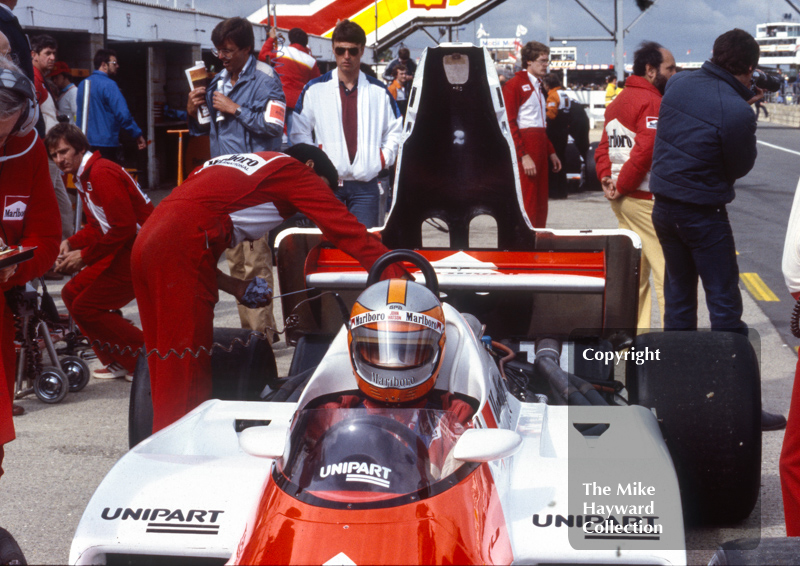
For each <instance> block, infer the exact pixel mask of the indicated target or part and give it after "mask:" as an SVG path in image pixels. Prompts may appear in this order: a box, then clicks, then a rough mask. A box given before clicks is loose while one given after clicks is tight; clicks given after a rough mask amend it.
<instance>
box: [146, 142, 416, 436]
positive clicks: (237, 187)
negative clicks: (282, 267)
mask: <svg viewBox="0 0 800 566" xmlns="http://www.w3.org/2000/svg"><path fill="white" fill-rule="evenodd" d="M287 154H290V155H287ZM287 154H283V153H277V152H271V151H263V152H258V153H240V154H234V155H222V156H219V157H216V158H213V159H211V160H209V161H207V162H206V163H205V164H204V165H203V166H201V167H199V168H197V169H196V170H195V171H194V172H193V173H192V174H191V175H189V177H188V178H187V179H186V181H185V182H184V183H183V184H182V185H181V186H180V187H177V188H175V189H173V191H172V193H171V194H170V195H169V196H168V197H167V198H165V199H164V200H163V201H161V203H159V205H158V207H157V208H156V210H155V212H153V214H152V216H151V217H150V219H149V220H148V221H147V224H145V226H144V227H143V228H142V231H141V232H140V233H139V237H138V238H137V239H136V243H135V244H134V246H133V255H132V257H131V269H132V271H133V288H134V291H135V292H136V300H137V302H138V303H139V313H140V315H141V318H142V328H143V330H144V342H145V347H146V348H147V350H148V352H150V351H152V350H153V349H155V350H157V353H155V352H154V353H153V355H151V356H150V357H149V358H148V364H149V366H150V382H151V388H152V395H153V431H154V432H155V431H158V430H161V429H162V428H164V427H165V426H167V425H169V424H171V423H173V422H174V421H176V420H178V419H179V418H181V417H182V416H183V415H185V414H186V413H188V412H189V411H191V410H192V409H194V408H195V407H196V406H198V405H199V404H200V403H202V402H203V401H206V400H207V399H210V398H211V359H210V357H209V356H208V355H207V354H206V353H200V354H199V355H198V356H197V357H196V358H195V356H194V355H192V353H194V354H198V352H200V347H201V346H202V347H205V348H206V349H208V348H210V347H211V342H212V337H213V325H214V304H215V303H216V302H217V301H218V300H219V290H220V289H222V290H223V291H225V292H227V293H230V294H231V295H233V296H234V297H236V298H237V299H238V300H239V301H240V302H242V303H243V304H246V305H248V303H247V302H245V301H243V297H244V296H245V294H246V293H247V290H248V288H250V287H252V286H253V285H256V286H258V282H259V278H256V279H254V280H251V281H244V280H241V279H234V278H233V277H230V276H228V275H225V274H223V273H222V272H221V271H219V270H218V269H217V260H218V259H219V256H220V255H221V254H222V252H223V251H225V249H227V248H229V247H232V246H234V245H237V244H239V243H240V242H243V241H245V240H251V241H252V240H257V239H259V238H261V237H262V236H263V235H264V234H266V233H267V232H269V230H271V229H272V228H274V227H276V226H278V225H279V224H281V223H282V222H283V220H284V219H286V218H289V217H290V216H292V215H294V214H296V213H297V212H302V213H303V214H305V215H306V216H308V218H309V219H311V221H312V222H314V224H316V225H317V226H318V227H319V229H320V230H322V233H323V235H324V236H325V237H326V238H328V239H329V240H330V241H331V242H332V243H333V244H334V245H336V246H337V247H339V248H340V249H341V250H342V251H344V252H347V253H348V254H350V255H352V256H353V257H354V258H356V259H357V260H358V261H359V262H360V263H361V265H363V266H364V267H365V268H367V269H369V268H370V267H371V266H372V264H373V263H374V262H375V260H377V259H378V258H379V257H380V256H381V255H383V254H384V253H385V252H387V251H388V250H387V249H386V247H385V246H384V245H383V244H381V242H380V240H379V239H378V237H377V236H375V235H373V234H371V233H369V232H367V229H366V228H365V227H364V226H363V225H362V224H360V223H359V222H358V221H357V220H356V218H355V216H353V215H352V214H350V213H349V212H348V211H347V207H345V205H344V204H343V203H342V202H341V201H340V200H339V199H337V198H336V196H335V195H334V194H333V191H332V190H331V187H335V186H337V183H338V174H337V172H336V168H335V167H334V166H333V164H332V163H331V161H330V159H328V156H327V155H325V153H324V152H323V151H322V150H321V149H319V148H316V147H314V146H311V145H307V144H296V145H294V146H292V147H291V148H289V149H288V150H287ZM165 242H169V245H165ZM404 274H405V272H404V271H403V270H402V269H400V268H396V267H394V266H393V267H391V268H390V269H387V270H386V271H385V272H384V277H386V278H389V277H402V276H403V275H404ZM261 282H262V283H263V280H261ZM247 294H249V293H247ZM270 295H271V293H270ZM265 299H266V300H264V301H263V302H261V303H253V304H252V306H263V305H264V304H269V299H270V297H265ZM248 306H249V305H248ZM173 350H174V352H173ZM187 350H189V351H188V352H187ZM175 352H177V354H178V355H176V354H175ZM181 354H182V357H180V355H181ZM162 357H163V358H164V359H162Z"/></svg>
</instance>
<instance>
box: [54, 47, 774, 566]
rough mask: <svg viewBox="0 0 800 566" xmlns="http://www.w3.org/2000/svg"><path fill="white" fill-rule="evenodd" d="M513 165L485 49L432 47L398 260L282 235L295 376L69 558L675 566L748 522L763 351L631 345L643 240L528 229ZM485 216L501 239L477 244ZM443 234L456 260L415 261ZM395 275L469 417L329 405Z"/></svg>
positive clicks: (389, 230)
mask: <svg viewBox="0 0 800 566" xmlns="http://www.w3.org/2000/svg"><path fill="white" fill-rule="evenodd" d="M516 171H517V166H516V158H515V152H514V148H513V142H512V141H511V137H510V134H509V130H508V125H507V122H506V117H505V111H504V108H503V99H502V94H501V91H500V86H499V83H498V80H497V76H496V74H495V72H494V70H493V66H492V64H491V60H490V59H489V57H488V55H487V53H486V52H485V51H484V50H482V49H478V48H475V47H472V46H470V45H466V44H446V45H444V46H441V47H438V48H433V49H428V50H427V51H426V53H425V54H424V55H423V58H422V61H421V62H420V67H419V72H418V74H417V77H416V78H415V82H414V86H413V88H412V92H411V95H410V101H409V109H408V115H407V118H406V122H405V126H404V142H403V146H402V150H401V155H400V157H399V165H398V171H397V175H396V189H395V195H394V199H393V205H392V210H391V212H390V215H389V217H388V219H387V223H386V226H385V227H384V228H383V229H382V230H381V233H382V238H383V241H384V242H385V243H386V244H387V246H388V247H390V248H394V249H395V252H392V254H393V255H392V254H390V255H389V257H388V258H387V257H386V256H385V258H386V259H385V260H383V261H379V262H378V264H376V266H375V267H374V268H373V271H372V272H371V273H370V274H367V273H365V272H364V271H363V270H361V269H360V268H359V267H358V265H357V263H356V262H355V261H353V260H352V258H350V257H349V256H346V255H345V254H343V253H341V252H339V251H338V250H336V249H333V248H330V247H327V246H326V244H325V243H324V242H322V241H321V237H320V235H319V232H318V231H315V230H311V229H305V230H302V229H301V230H291V231H288V232H285V233H284V234H282V237H281V238H280V240H279V243H278V270H279V279H280V285H281V289H282V292H283V293H284V295H283V297H282V306H283V309H284V311H283V312H284V313H291V316H290V320H291V329H290V331H289V332H288V333H287V335H288V337H289V339H290V340H291V341H293V342H294V343H296V349H295V354H294V359H293V363H292V369H291V370H290V375H289V376H288V377H287V378H285V379H270V380H268V381H269V383H268V385H269V386H268V387H266V388H265V390H264V392H263V394H262V395H261V396H260V397H262V398H261V399H258V400H252V401H236V400H212V401H208V402H206V403H205V404H203V405H201V406H200V407H198V408H197V409H196V410H194V411H193V412H192V413H190V414H189V415H187V416H186V417H184V418H183V419H181V420H180V421H178V422H176V423H175V424H173V425H172V426H170V427H168V428H166V429H164V430H162V431H160V432H158V433H156V434H154V435H152V436H151V437H149V438H147V439H146V440H143V441H142V442H140V443H138V444H136V446H135V447H133V449H132V450H131V451H130V452H129V453H128V454H126V455H125V456H124V457H123V458H122V459H121V460H120V461H119V462H118V463H117V465H116V466H115V467H114V468H113V469H112V470H111V472H109V474H108V475H107V477H106V478H105V479H104V480H103V482H102V484H101V485H100V486H99V488H98V489H97V491H96V493H95V494H94V496H93V497H92V500H91V501H90V503H89V505H88V507H87V509H86V511H85V513H84V515H83V518H82V520H81V522H80V525H79V527H78V530H77V532H76V534H75V538H74V540H73V545H72V550H71V554H70V563H72V564H139V563H141V564H145V563H158V564H171V563H186V562H189V563H192V564H196V563H209V564H211V563H219V564H222V563H230V564H443V563H450V564H478V563H481V564H511V563H526V564H527V563H546V564H557V563H564V564H567V563H569V564H573V563H581V562H585V563H603V564H611V563H629V564H643V563H653V564H681V563H685V562H686V550H685V541H684V524H685V521H686V520H687V519H688V520H690V521H695V522H720V521H738V520H741V519H744V518H745V517H747V516H748V515H749V514H750V512H751V510H752V509H753V506H754V505H755V502H756V499H757V497H758V491H759V472H760V468H759V465H760V450H761V436H760V429H759V416H760V397H759V396H760V393H759V386H758V380H757V376H758V363H757V359H756V356H755V352H754V351H753V348H752V347H751V345H750V343H749V342H748V339H747V338H746V337H744V336H740V335H738V334H731V333H710V332H705V333H704V332H700V333H669V334H658V333H650V334H644V335H640V336H636V329H635V325H636V310H637V305H636V300H637V287H638V277H639V276H638V261H639V252H640V243H639V240H638V238H637V237H636V236H635V235H634V234H632V233H630V232H626V231H622V230H603V231H591V230H589V231H559V232H555V231H549V230H533V229H532V228H531V227H530V223H529V222H528V220H527V218H526V217H525V215H524V213H523V212H522V211H521V210H522V208H521V206H520V191H519V181H518V178H517V177H516ZM480 215H488V216H490V217H492V218H494V219H495V221H496V226H497V234H496V244H495V243H494V242H493V244H492V245H490V246H486V245H483V247H478V246H477V244H475V243H473V242H471V241H470V239H471V238H472V236H471V235H470V223H471V222H472V220H473V219H474V218H475V217H477V216H480ZM428 219H435V220H436V221H438V222H439V223H441V224H443V225H446V226H447V230H448V232H447V233H448V236H449V245H445V246H439V247H432V246H425V245H424V244H425V242H423V236H422V233H423V232H422V226H423V224H424V223H425V222H426V221H427V220H428ZM471 244H472V245H471ZM400 248H410V249H414V250H415V252H410V251H400V250H399V249H400ZM397 260H401V261H405V262H408V263H406V266H407V267H408V269H409V270H411V271H412V272H413V273H414V274H415V276H416V277H417V280H418V281H419V282H424V283H425V284H426V285H428V286H429V287H430V288H431V289H432V290H434V291H436V292H439V294H440V296H441V297H442V300H443V303H444V314H445V320H446V330H445V332H446V347H445V352H444V360H443V363H442V367H441V370H440V373H439V377H438V379H437V382H436V385H435V390H437V391H440V392H447V393H450V394H451V395H453V396H457V397H458V398H459V399H460V400H462V401H465V402H466V403H468V404H469V406H470V407H471V408H472V416H471V418H470V419H469V420H468V421H467V422H461V423H456V422H454V421H453V419H451V418H450V417H449V416H448V412H447V411H446V410H444V409H437V408H428V409H403V408H386V409H379V410H373V409H352V408H330V406H329V401H330V400H331V399H335V398H336V397H338V396H341V395H343V394H357V386H356V382H355V378H354V376H353V372H352V368H351V363H350V358H349V353H348V347H347V339H346V334H347V330H346V328H345V327H344V326H343V325H342V321H343V316H342V311H345V312H346V311H347V308H348V306H349V305H352V302H353V301H354V299H355V297H356V296H357V295H358V293H359V292H360V291H361V290H363V289H364V288H365V286H367V285H369V284H370V283H372V282H373V281H377V279H378V277H379V274H380V272H381V270H382V269H383V268H384V267H385V265H386V264H387V263H389V262H392V261H397ZM300 289H309V293H308V295H302V294H300V295H298V294H295V295H287V293H289V292H292V291H296V290H300ZM328 291H333V292H335V293H336V294H337V295H336V296H335V295H334V294H333V293H329V292H328ZM314 294H316V295H318V297H317V300H311V301H309V300H307V299H308V298H310V297H311V296H312V295H314ZM337 296H338V299H337ZM342 303H343V304H342ZM622 360H625V361H626V364H619V362H620V361H622ZM622 365H625V368H626V371H625V372H624V373H625V384H624V385H625V387H626V389H623V388H622V383H620V381H618V380H621V379H622V376H621V375H617V374H615V371H614V370H615V366H619V367H620V369H621V366H622ZM619 373H622V372H619ZM137 379H138V377H137ZM137 379H135V380H134V385H135V386H137ZM143 382H144V381H143V380H142V381H141V382H140V385H139V386H141V383H143ZM257 389H258V388H257ZM625 391H627V396H626V395H625ZM139 403H140V404H141V400H139Z"/></svg>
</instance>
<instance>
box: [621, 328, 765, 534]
mask: <svg viewBox="0 0 800 566" xmlns="http://www.w3.org/2000/svg"><path fill="white" fill-rule="evenodd" d="M633 348H635V350H634V349H632V350H631V351H632V352H639V353H643V352H646V351H647V350H645V348H649V352H651V353H653V354H654V353H655V352H658V354H659V355H658V359H652V360H648V361H645V363H643V364H641V365H637V364H636V362H635V361H634V360H632V359H630V358H629V359H628V362H627V364H628V365H627V368H626V375H627V386H628V390H629V392H630V399H631V401H632V402H634V403H637V404H640V405H643V406H645V407H648V408H652V409H655V412H656V416H657V418H658V420H659V423H660V425H661V430H662V432H663V434H664V439H665V441H666V443H667V447H668V448H669V452H670V455H671V456H672V461H673V463H674V465H675V470H676V472H677V475H678V483H679V484H680V489H681V501H682V503H683V512H684V518H685V520H686V521H687V523H689V524H694V525H717V524H731V523H735V522H738V521H741V520H743V519H745V518H747V516H749V515H750V513H751V512H752V510H753V508H754V507H755V504H756V501H757V500H758V494H759V488H760V481H761V420H760V419H761V383H760V371H759V364H758V358H757V357H756V353H755V351H754V350H753V347H752V346H751V344H750V342H749V341H748V340H747V338H746V337H745V336H742V335H740V334H736V333H732V332H664V333H651V334H642V335H640V336H637V337H636V339H635V341H634V345H633Z"/></svg>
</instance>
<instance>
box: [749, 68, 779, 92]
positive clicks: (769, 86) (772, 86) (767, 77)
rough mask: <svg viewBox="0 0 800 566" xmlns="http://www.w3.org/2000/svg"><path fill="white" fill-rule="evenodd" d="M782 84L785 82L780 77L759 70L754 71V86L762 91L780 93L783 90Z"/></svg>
mask: <svg viewBox="0 0 800 566" xmlns="http://www.w3.org/2000/svg"><path fill="white" fill-rule="evenodd" d="M781 83H783V81H782V80H781V78H780V76H778V75H772V74H770V73H765V72H764V71H760V70H758V69H756V70H755V71H753V86H757V87H758V88H760V89H762V90H766V91H769V92H778V91H779V90H780V89H781Z"/></svg>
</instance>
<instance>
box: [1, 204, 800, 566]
mask: <svg viewBox="0 0 800 566" xmlns="http://www.w3.org/2000/svg"><path fill="white" fill-rule="evenodd" d="M150 196H151V198H153V199H154V200H156V201H157V200H158V198H159V196H161V197H162V198H163V195H157V194H153V193H150ZM154 197H155V198H154ZM548 227H551V228H616V227H617V222H616V218H615V217H614V215H613V213H612V212H611V208H610V207H609V205H608V202H607V201H606V200H605V198H604V197H603V196H602V193H599V192H587V193H578V194H573V195H570V198H569V199H567V200H556V201H550V217H549V219H548ZM735 230H736V226H735V225H734V231H735ZM490 232H491V230H489V229H486V228H484V229H483V234H482V233H481V230H480V229H479V231H478V238H479V239H478V245H481V239H480V238H482V237H483V238H486V241H487V242H488V241H490V239H491V238H490ZM429 237H430V239H428V237H427V236H426V242H431V243H433V242H434V241H435V238H436V237H437V233H436V231H435V230H433V229H431V232H430V236H429ZM737 238H738V235H737ZM775 261H777V262H778V265H780V257H778V258H776V259H775ZM220 267H221V268H222V269H223V270H227V262H226V261H224V259H223V261H221V262H220ZM276 280H277V277H276ZM62 287H63V282H61V283H56V284H49V285H48V288H49V289H50V291H51V293H52V294H53V295H54V297H55V299H56V302H57V304H58V306H59V308H60V309H61V310H62V312H65V309H64V305H63V302H62V301H61V296H60V293H61V288H62ZM743 295H744V306H745V313H744V319H745V321H746V322H747V323H748V324H749V325H750V326H751V327H752V328H754V329H755V330H757V331H758V332H759V333H760V335H761V340H762V352H761V362H762V369H761V371H762V391H763V400H764V401H763V402H764V407H765V408H766V409H768V410H770V411H773V412H781V413H783V414H786V413H787V412H788V408H789V396H790V393H791V387H792V378H793V376H794V367H795V363H796V361H797V358H796V355H795V354H794V353H793V351H792V350H791V349H790V348H787V347H786V346H785V344H784V341H783V340H782V338H781V336H780V335H779V333H778V332H777V331H776V329H775V327H774V326H773V324H772V323H771V322H770V320H769V318H768V317H767V316H765V315H764V312H763V311H762V310H761V308H760V307H759V306H758V304H757V303H756V302H755V301H754V300H753V299H752V297H751V296H750V295H749V294H747V293H746V292H745V293H743ZM220 299H221V300H220V303H219V304H218V305H217V308H216V310H215V316H216V321H215V324H216V325H217V326H221V327H234V326H238V315H237V310H236V306H235V302H234V301H233V299H232V298H231V297H230V296H228V295H225V294H224V293H220ZM654 303H655V301H654ZM701 303H703V304H704V301H703V300H702V298H701ZM279 309H280V305H279V304H276V313H275V314H276V319H278V320H281V316H280V312H279ZM654 310H655V309H654ZM124 313H125V315H126V316H127V317H128V318H130V319H132V320H134V321H135V322H136V324H137V325H138V324H139V320H138V313H137V309H136V306H135V304H132V305H130V306H128V307H127V308H126V309H124ZM700 317H701V323H700V324H701V325H703V324H705V325H706V326H707V324H708V318H707V314H706V313H705V309H704V307H702V308H701V313H700ZM653 320H654V321H657V320H658V313H657V312H654V313H653ZM657 326H658V324H657V323H655V322H654V327H657ZM291 354H292V348H289V347H287V346H286V344H285V342H284V341H281V342H279V343H278V344H276V345H275V355H276V358H277V361H278V369H279V374H280V375H286V374H287V372H288V368H289V363H290V361H291ZM96 364H97V362H96V361H95V362H93V364H92V366H93V367H95V365H96ZM129 394H130V383H127V382H125V381H124V380H122V379H116V380H96V379H92V380H91V381H90V382H89V385H88V386H87V387H86V388H85V389H84V390H83V391H81V392H79V393H70V394H68V395H67V397H66V399H65V400H64V401H63V402H61V403H59V404H56V405H45V404H44V403H42V402H40V401H39V400H38V399H36V398H35V397H34V396H30V397H27V398H25V399H23V400H21V401H20V402H19V403H20V404H21V405H23V406H24V407H25V409H26V414H25V415H24V416H22V417H18V418H15V426H16V429H17V440H16V441H14V442H12V443H10V444H8V445H7V446H6V458H5V462H4V468H5V470H6V474H5V475H4V476H3V478H2V479H0V526H2V527H4V528H6V529H8V530H9V531H10V532H11V533H12V534H13V535H14V536H15V537H16V539H17V541H18V542H19V544H20V546H21V547H22V549H23V551H24V552H25V555H26V558H27V559H28V561H29V563H31V564H64V563H66V561H67V558H68V555H69V548H70V544H71V541H72V537H73V534H74V533H75V529H76V528H77V525H78V522H79V520H80V518H81V515H82V513H83V510H84V508H85V507H86V504H87V502H88V501H89V499H90V497H91V496H92V494H93V492H94V491H95V489H96V487H97V486H98V484H99V483H100V481H101V480H102V479H103V477H104V476H105V474H106V473H107V472H108V471H109V470H110V469H111V467H112V466H113V465H114V463H115V462H116V461H117V460H118V459H119V458H120V457H121V456H122V455H123V454H124V453H125V452H126V451H127V447H128V436H127V434H128V432H127V431H128V423H127V419H128V398H129ZM763 439H764V447H763V461H762V487H761V498H760V502H759V505H760V509H761V513H760V521H761V525H762V536H765V537H766V536H772V537H780V536H785V531H784V526H783V507H782V503H781V494H780V482H779V478H778V456H779V453H780V445H781V442H782V441H783V431H779V432H769V433H765V434H764V436H763ZM739 536H741V531H740V530H736V529H688V530H687V546H688V547H690V548H702V549H713V548H715V546H716V545H717V544H718V543H719V542H723V541H727V540H731V539H734V538H739ZM712 554H713V552H712V551H711V550H697V551H690V552H689V553H688V557H689V563H690V564H707V563H708V561H709V559H710V558H711V556H712Z"/></svg>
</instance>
